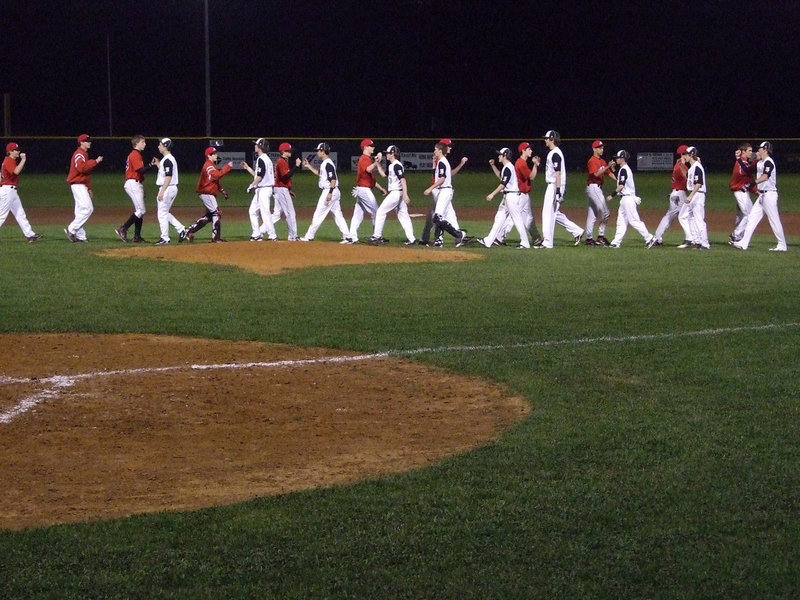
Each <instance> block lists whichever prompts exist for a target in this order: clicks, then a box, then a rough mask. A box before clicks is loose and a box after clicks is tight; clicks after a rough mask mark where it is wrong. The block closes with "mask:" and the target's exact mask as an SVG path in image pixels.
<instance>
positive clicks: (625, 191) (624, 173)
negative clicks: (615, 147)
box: [617, 165, 636, 196]
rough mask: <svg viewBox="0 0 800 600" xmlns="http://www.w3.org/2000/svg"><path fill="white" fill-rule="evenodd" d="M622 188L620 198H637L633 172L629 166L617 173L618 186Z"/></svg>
mask: <svg viewBox="0 0 800 600" xmlns="http://www.w3.org/2000/svg"><path fill="white" fill-rule="evenodd" d="M620 185H621V186H622V189H621V190H620V191H619V195H620V196H635V195H636V184H635V183H634V182H633V171H631V168H630V167H629V166H628V165H624V166H622V167H620V169H619V173H617V186H620Z"/></svg>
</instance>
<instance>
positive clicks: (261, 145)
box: [253, 138, 269, 152]
mask: <svg viewBox="0 0 800 600" xmlns="http://www.w3.org/2000/svg"><path fill="white" fill-rule="evenodd" d="M253 143H254V144H255V145H256V146H258V147H259V148H261V149H262V150H263V151H264V152H267V151H269V142H268V141H267V140H266V139H265V138H258V139H257V140H253Z"/></svg>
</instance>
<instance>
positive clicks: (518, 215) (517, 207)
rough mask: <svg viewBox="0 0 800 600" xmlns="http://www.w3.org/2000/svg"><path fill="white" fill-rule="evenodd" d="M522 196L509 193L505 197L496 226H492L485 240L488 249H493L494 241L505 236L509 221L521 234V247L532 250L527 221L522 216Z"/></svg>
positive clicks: (496, 217) (495, 218)
mask: <svg viewBox="0 0 800 600" xmlns="http://www.w3.org/2000/svg"><path fill="white" fill-rule="evenodd" d="M520 196H521V194H518V193H508V194H505V195H504V197H503V201H502V202H500V205H499V206H498V207H497V213H496V214H495V216H494V224H493V225H492V229H491V231H489V235H487V236H486V237H485V238H483V243H484V244H485V245H486V247H487V248H491V247H492V244H494V241H495V240H496V239H497V238H498V237H499V236H500V235H503V234H504V231H505V226H506V221H508V220H509V219H510V220H511V222H512V223H513V224H514V227H515V228H516V229H517V233H519V245H520V246H522V247H523V248H530V247H531V243H530V239H529V238H528V228H527V227H526V225H525V219H524V217H523V216H522V204H523V201H522V200H521V197H520Z"/></svg>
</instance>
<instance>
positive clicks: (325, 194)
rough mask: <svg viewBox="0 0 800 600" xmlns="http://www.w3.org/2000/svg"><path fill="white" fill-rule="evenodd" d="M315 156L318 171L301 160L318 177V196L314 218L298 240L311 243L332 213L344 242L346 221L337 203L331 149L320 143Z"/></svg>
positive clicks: (334, 169)
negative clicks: (318, 162)
mask: <svg viewBox="0 0 800 600" xmlns="http://www.w3.org/2000/svg"><path fill="white" fill-rule="evenodd" d="M316 151H317V156H318V157H319V158H320V160H322V163H321V164H320V165H319V169H316V168H314V165H312V164H311V163H310V162H308V159H307V158H304V159H303V168H305V169H308V170H309V171H311V172H312V173H314V175H317V176H318V177H319V189H320V190H321V191H320V195H319V200H318V201H317V208H316V210H315V211H314V216H313V217H312V218H311V225H310V226H309V228H308V231H307V232H306V234H305V235H304V236H303V237H301V238H300V241H301V242H311V241H313V240H314V236H315V235H316V233H317V230H318V229H319V228H320V226H321V225H322V222H323V221H324V220H325V217H326V216H328V213H329V212H332V213H333V220H334V221H335V222H336V226H337V227H338V228H339V231H341V232H342V240H343V241H345V240H346V239H347V237H348V236H349V235H350V232H349V231H348V229H347V221H345V220H344V215H343V214H342V207H341V205H340V203H339V200H340V198H341V195H342V194H341V192H340V191H339V178H338V176H337V175H336V165H334V164H333V161H332V160H331V159H330V153H331V147H330V146H329V145H328V144H327V143H325V142H320V143H319V144H317V147H316Z"/></svg>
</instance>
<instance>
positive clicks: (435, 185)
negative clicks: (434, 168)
mask: <svg viewBox="0 0 800 600" xmlns="http://www.w3.org/2000/svg"><path fill="white" fill-rule="evenodd" d="M443 183H444V177H439V178H438V179H437V180H436V181H434V182H433V183H432V184H431V185H430V186H429V187H428V188H426V189H425V191H424V192H422V193H423V194H425V195H426V196H428V195H429V194H430V193H431V192H432V191H433V190H435V189H436V188H438V187H439V186H440V185H442V184H443Z"/></svg>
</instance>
